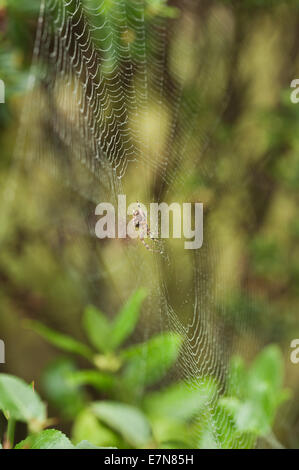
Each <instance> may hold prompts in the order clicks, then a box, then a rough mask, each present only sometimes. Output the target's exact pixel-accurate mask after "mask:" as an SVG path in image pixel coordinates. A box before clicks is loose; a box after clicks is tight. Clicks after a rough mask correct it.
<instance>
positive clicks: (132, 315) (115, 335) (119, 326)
mask: <svg viewBox="0 0 299 470" xmlns="http://www.w3.org/2000/svg"><path fill="white" fill-rule="evenodd" d="M146 296H147V292H146V290H144V289H139V290H137V291H136V292H135V293H134V294H133V295H132V296H131V298H130V299H129V300H128V302H127V303H126V304H125V306H124V307H123V308H122V310H121V311H120V312H119V314H118V315H117V317H116V319H115V320H114V322H113V325H112V336H111V339H110V341H111V347H112V349H113V350H115V349H117V348H118V347H119V346H120V345H121V344H122V343H123V342H124V341H125V340H126V339H127V338H128V337H129V336H130V335H131V334H132V333H133V331H134V329H135V326H136V324H137V322H138V319H139V315H140V308H141V305H142V302H143V301H144V299H145V298H146Z"/></svg>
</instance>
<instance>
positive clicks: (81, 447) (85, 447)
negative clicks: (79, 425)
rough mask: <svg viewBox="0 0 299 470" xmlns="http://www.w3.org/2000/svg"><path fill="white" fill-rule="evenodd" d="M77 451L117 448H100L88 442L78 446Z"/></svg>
mask: <svg viewBox="0 0 299 470" xmlns="http://www.w3.org/2000/svg"><path fill="white" fill-rule="evenodd" d="M76 449H89V450H90V449H99V450H101V449H117V447H99V446H95V445H93V444H91V443H90V442H88V441H82V442H80V443H79V444H77V445H76Z"/></svg>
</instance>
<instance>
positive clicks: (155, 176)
mask: <svg viewBox="0 0 299 470" xmlns="http://www.w3.org/2000/svg"><path fill="white" fill-rule="evenodd" d="M233 39H234V24H233V20H232V17H231V16H230V12H229V9H227V8H225V7H224V6H223V5H221V3H217V2H205V1H197V0H184V1H180V2H173V3H172V4H171V5H169V4H166V2H164V1H163V0H156V1H150V0H68V1H66V0H65V1H61V0H43V1H42V4H41V13H40V17H39V26H38V33H37V39H36V45H35V50H34V59H33V67H32V81H31V91H30V93H29V96H28V99H27V104H26V106H25V112H24V117H23V123H22V126H21V135H20V138H19V143H18V153H19V156H20V158H19V161H22V162H24V161H25V168H26V169H27V171H28V168H30V169H32V168H33V167H34V168H35V167H36V165H37V162H39V163H40V167H41V168H43V171H45V172H46V173H47V174H51V175H53V176H54V180H55V181H56V183H55V187H56V191H55V197H54V196H53V195H52V197H51V204H52V206H51V209H49V207H48V206H46V204H45V202H44V201H42V199H43V195H42V194H43V192H42V194H41V193H40V192H39V193H38V191H41V189H40V188H41V185H40V183H38V184H37V186H36V187H31V191H32V194H33V196H32V197H34V198H36V197H38V198H40V199H41V204H42V205H43V204H44V206H46V207H47V210H46V212H45V218H46V219H47V226H46V228H49V226H52V224H53V223H55V226H58V227H59V229H58V230H59V231H60V232H63V233H64V234H65V233H67V234H70V233H71V234H72V235H73V236H72V237H71V241H68V242H65V243H70V244H71V245H72V247H73V251H72V253H79V252H80V250H82V246H83V247H84V250H85V252H88V253H90V257H89V261H90V263H89V264H88V266H87V267H86V266H84V268H82V267H80V268H79V267H78V266H79V263H77V262H76V256H77V255H75V259H74V258H72V261H70V260H69V259H68V262H67V263H68V265H72V273H74V271H75V272H76V276H81V279H82V283H86V282H88V283H89V285H90V290H89V294H88V299H87V301H88V302H89V303H90V302H91V301H93V302H94V303H96V304H100V305H101V306H102V307H103V308H102V309H104V310H105V305H106V304H108V305H109V303H110V302H111V297H109V294H107V292H106V290H107V291H108V290H109V289H110V290H114V292H115V294H116V297H117V299H118V300H119V304H121V303H122V302H123V301H124V300H125V299H127V298H128V296H129V294H130V293H132V292H133V291H134V290H135V289H136V288H137V287H139V286H141V287H145V288H147V290H148V292H149V297H148V299H147V301H146V306H145V309H144V314H143V319H142V322H141V324H140V326H139V329H138V336H139V340H140V338H141V339H142V340H146V339H148V338H149V337H151V336H152V335H154V334H155V333H157V332H161V331H168V330H170V331H175V332H177V333H179V334H180V335H181V336H182V337H183V339H184V343H183V347H182V351H181V354H180V357H179V360H178V362H177V364H176V367H175V368H174V369H173V370H172V372H171V378H172V380H181V379H186V380H189V379H190V378H192V384H193V385H192V386H193V387H195V388H198V389H200V387H202V385H203V384H204V383H206V381H207V380H208V381H210V384H211V386H212V385H213V383H215V382H217V384H218V388H217V390H215V393H212V394H210V395H208V396H207V402H206V406H205V409H204V411H203V412H202V413H201V416H200V419H199V421H198V427H197V431H195V435H194V442H195V443H196V444H195V445H198V446H200V445H202V446H204V445H205V443H201V444H200V439H201V432H202V429H203V425H207V426H209V428H210V429H211V434H212V440H213V442H214V445H215V446H217V447H221V446H222V440H223V438H224V434H225V433H226V428H227V429H229V426H230V421H229V418H228V417H227V415H225V414H223V415H221V413H220V414H219V410H218V409H217V400H218V398H219V394H220V393H223V392H224V391H225V389H226V384H227V380H228V374H229V368H228V364H229V360H230V358H231V356H232V354H234V353H235V352H241V353H243V352H244V351H242V349H241V346H240V344H235V341H234V340H235V338H234V332H233V329H232V328H231V329H229V328H227V327H226V324H225V321H224V319H225V308H224V303H223V299H224V298H225V297H226V296H229V294H230V293H229V292H223V288H222V283H221V280H219V279H217V278H216V276H215V275H214V268H215V266H217V263H218V260H219V252H218V249H217V245H216V243H214V238H215V237H214V235H215V234H214V231H213V229H211V228H209V229H208V228H207V229H205V233H204V245H203V247H202V248H201V249H200V250H196V251H194V252H192V253H191V252H189V251H188V250H184V249H183V241H173V240H169V241H167V242H165V243H164V246H163V251H164V254H163V255H159V254H153V253H148V252H147V251H146V250H145V249H144V247H143V246H140V245H141V244H138V242H127V241H125V242H120V241H119V240H115V241H109V242H100V241H98V240H95V239H94V237H93V232H94V225H93V224H94V218H93V214H94V209H95V205H96V204H98V203H99V202H101V201H105V202H112V203H114V204H115V203H116V201H117V196H118V195H119V194H125V195H126V196H127V199H128V201H129V202H136V201H137V200H139V201H142V202H143V203H145V204H147V203H149V202H153V201H155V202H161V201H165V202H173V201H175V202H190V201H195V200H197V201H201V199H200V198H201V184H200V181H201V180H202V179H203V178H206V179H208V180H209V181H213V177H214V168H213V161H211V153H210V149H211V147H212V146H213V136H214V134H215V132H216V131H217V129H218V125H219V123H220V122H221V120H222V119H223V113H224V112H225V109H226V105H227V102H228V100H229V97H230V83H229V77H230V71H231V67H232V64H233V52H232V43H233ZM23 155H24V156H25V158H24V159H23V158H21V157H23ZM25 171H26V170H25ZM29 173H30V172H29ZM237 173H238V169H237V167H236V175H234V178H236V179H237V178H238V174H237ZM36 178H37V179H36V182H38V176H37V177H36ZM42 184H44V183H42ZM65 185H66V186H67V187H68V188H69V193H68V194H69V197H67V196H66V194H67V193H66V192H65V189H63V188H64V187H65ZM33 186H35V185H33ZM37 188H39V189H37ZM203 202H204V203H205V201H204V200H203ZM44 206H43V207H44ZM207 217H208V214H207ZM204 223H205V222H204ZM86 227H87V230H86ZM49 233H50V231H49ZM49 236H50V235H49ZM132 273H134V275H132ZM112 286H113V287H112ZM110 295H111V294H110ZM104 300H105V302H104ZM244 315H245V314H244ZM235 322H236V323H237V327H238V328H237V330H238V332H239V333H240V332H242V331H243V329H245V325H246V322H245V321H244V317H242V315H241V314H240V317H239V318H237V319H235ZM252 341H254V338H252ZM245 353H246V351H245ZM146 361H147V357H144V363H146ZM161 361H163V358H161ZM144 370H145V368H144ZM140 399H142V397H140ZM248 443H249V441H247V440H246V438H244V437H242V438H241V437H240V439H239V440H236V439H234V440H231V441H230V442H229V446H230V447H237V446H239V447H240V446H241V447H246V446H247V445H248ZM206 445H208V444H206ZM226 445H227V444H226Z"/></svg>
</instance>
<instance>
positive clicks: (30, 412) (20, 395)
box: [0, 374, 46, 428]
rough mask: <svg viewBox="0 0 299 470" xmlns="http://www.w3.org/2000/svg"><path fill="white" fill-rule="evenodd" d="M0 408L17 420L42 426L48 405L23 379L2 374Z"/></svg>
mask: <svg viewBox="0 0 299 470" xmlns="http://www.w3.org/2000/svg"><path fill="white" fill-rule="evenodd" d="M0 409H1V410H2V411H3V412H4V413H5V414H7V413H8V414H9V417H10V418H13V419H15V420H16V421H23V422H26V423H29V424H30V425H32V426H34V427H36V428H41V427H42V426H43V425H44V423H45V421H46V407H45V405H44V403H43V402H42V401H41V399H40V397H39V396H38V394H37V393H36V392H34V391H33V389H32V387H31V386H30V385H27V384H26V383H25V382H24V381H23V380H21V379H18V378H16V377H13V376H11V375H6V374H0Z"/></svg>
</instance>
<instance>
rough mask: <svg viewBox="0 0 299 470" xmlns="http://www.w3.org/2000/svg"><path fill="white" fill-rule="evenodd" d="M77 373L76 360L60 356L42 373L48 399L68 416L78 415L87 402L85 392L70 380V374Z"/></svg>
mask: <svg viewBox="0 0 299 470" xmlns="http://www.w3.org/2000/svg"><path fill="white" fill-rule="evenodd" d="M75 373H76V366H75V364H74V362H73V361H72V360H70V359H65V358H60V359H58V360H55V361H54V362H52V363H51V364H50V365H49V366H48V367H47V368H46V370H45V371H44V373H43V375H42V386H43V389H44V391H45V395H46V398H47V400H48V401H49V402H50V403H51V404H53V405H54V406H55V407H56V408H58V409H59V410H60V412H61V413H62V414H63V416H65V417H66V418H74V417H75V416H77V414H78V413H79V412H80V411H81V410H82V409H83V406H84V402H85V397H84V393H83V391H82V390H81V389H80V388H79V386H78V384H76V383H75V382H72V381H71V380H69V376H70V375H71V374H75ZM79 385H80V384H79Z"/></svg>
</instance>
